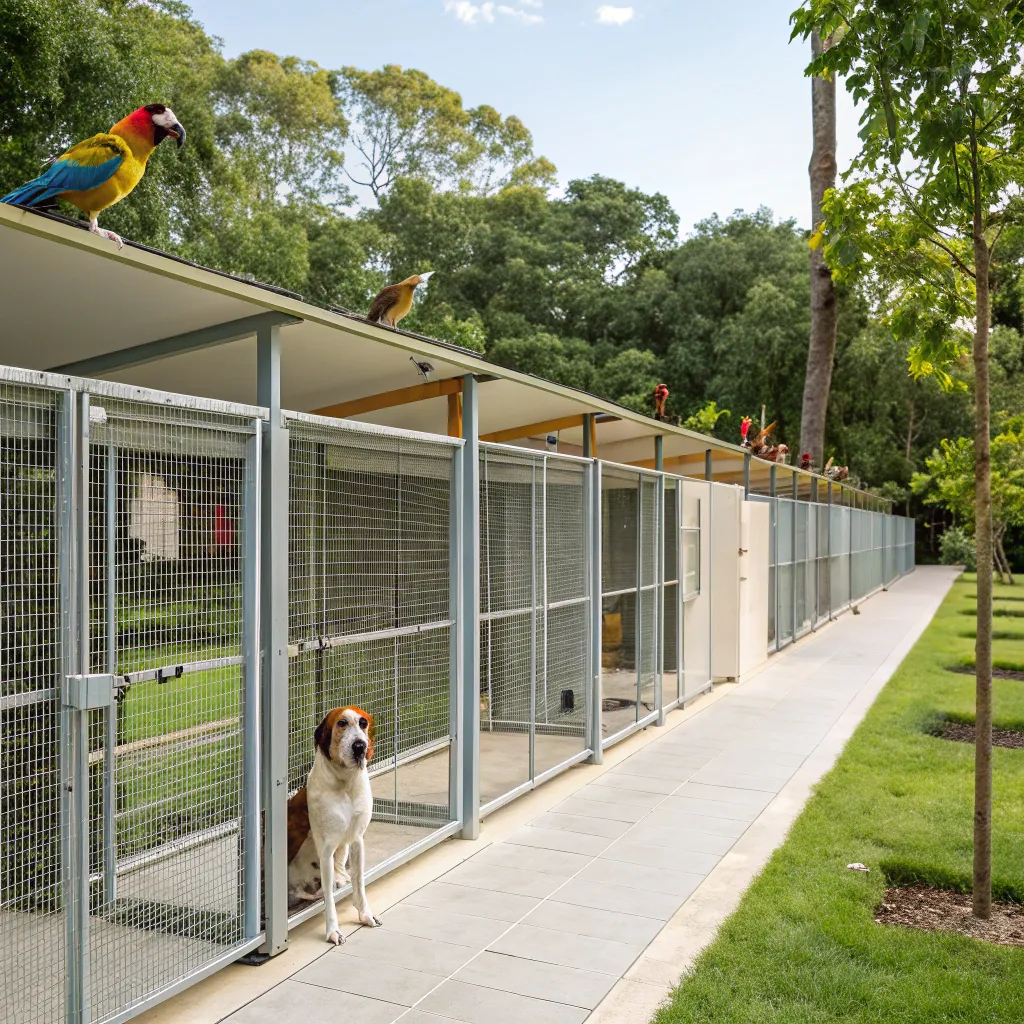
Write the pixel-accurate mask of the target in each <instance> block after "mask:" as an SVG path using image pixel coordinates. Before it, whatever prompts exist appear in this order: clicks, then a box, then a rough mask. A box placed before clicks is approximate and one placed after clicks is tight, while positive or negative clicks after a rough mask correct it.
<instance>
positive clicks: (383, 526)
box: [286, 413, 462, 927]
mask: <svg viewBox="0 0 1024 1024" xmlns="http://www.w3.org/2000/svg"><path fill="white" fill-rule="evenodd" d="M286 422H287V425H288V432H289V460H288V464H289V470H288V476H289V493H288V534H289V537H288V542H289V543H288V546H289V570H288V575H289V582H288V619H289V625H288V644H289V649H288V654H289V670H288V677H289V680H288V690H289V693H288V725H287V740H286V742H287V744H288V787H287V788H288V793H289V794H293V793H294V792H295V791H296V790H298V789H299V788H301V787H302V786H304V785H305V784H306V777H307V776H308V774H309V770H310V768H311V767H312V763H313V752H314V743H313V733H314V731H315V730H316V727H317V726H318V725H319V724H320V721H321V720H322V718H323V716H324V715H325V714H326V713H327V712H328V711H329V710H330V709H331V708H334V707H342V706H345V705H349V704H353V705H356V706H358V707H361V708H363V709H365V710H366V711H368V712H370V714H371V715H373V717H374V719H375V722H376V738H375V741H374V755H373V759H372V761H371V762H370V764H369V771H370V781H371V786H372V789H373V819H372V821H371V823H370V827H369V829H368V830H367V833H366V840H365V842H366V866H367V879H368V880H369V879H372V878H374V877H376V876H377V875H379V874H381V873H383V872H384V871H386V870H388V869H389V868H391V867H394V866H397V865H398V864H400V863H402V862H403V861H405V860H407V859H408V858H409V857H410V856H412V855H414V854H415V853H416V852H418V851H419V850H422V849H424V848H425V847H426V846H427V845H431V844H433V843H434V842H438V841H440V839H443V838H444V837H445V836H447V835H450V834H452V832H453V831H454V830H455V827H456V826H455V825H454V823H453V822H454V819H455V818H456V817H457V811H456V809H455V806H454V802H453V798H452V793H453V787H454V784H455V777H454V772H455V768H456V757H455V751H454V749H453V745H454V742H455V736H456V732H455V718H454V710H455V707H456V701H455V699H454V688H455V686H456V683H457V671H456V660H455V659H456V658H457V643H456V621H457V611H456V606H457V589H456V587H457V572H456V568H457V558H458V553H457V550H456V545H455V544H454V543H453V531H454V529H455V524H456V519H457V516H456V512H457V507H456V493H457V491H456V486H455V474H456V457H457V453H458V452H459V450H460V448H461V445H462V442H461V441H458V440H455V439H446V438H441V437H435V436H432V435H426V434H414V433H412V432H408V431H397V430H389V429H388V430H386V429H383V428H377V427H372V426H362V425H360V424H356V423H348V422H344V421H341V420H332V419H327V418H324V417H319V416H312V415H302V414H298V413H286ZM344 891H347V889H346V890H342V892H344ZM322 912H323V901H322V900H320V901H317V902H315V903H310V902H308V901H307V902H303V903H301V904H298V903H296V904H295V905H294V906H292V907H290V908H289V915H290V916H289V926H290V927H294V926H295V925H297V924H298V923H300V922H301V921H304V920H307V919H308V918H310V917H312V916H314V915H316V914H320V913H322Z"/></svg>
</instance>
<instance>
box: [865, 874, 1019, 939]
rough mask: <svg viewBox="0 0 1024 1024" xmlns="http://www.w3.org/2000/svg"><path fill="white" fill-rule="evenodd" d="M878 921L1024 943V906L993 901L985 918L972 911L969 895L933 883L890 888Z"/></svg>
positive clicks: (879, 906)
mask: <svg viewBox="0 0 1024 1024" xmlns="http://www.w3.org/2000/svg"><path fill="white" fill-rule="evenodd" d="M875 922H876V923H877V924H888V925H899V926H901V927H903V928H919V929H921V930H922V931H927V932H956V933H957V934H958V935H966V936H967V937H969V938H972V939H981V941H982V942H994V943H996V944H998V945H1000V946H1024V907H1021V906H1020V905H1019V904H1016V903H993V904H992V916H991V917H990V918H989V919H988V920H987V921H982V920H980V919H979V918H976V917H975V916H974V915H973V914H972V913H971V897H970V895H969V894H967V893H959V892H950V891H949V890H947V889H935V888H933V887H932V886H930V885H907V886H901V887H899V888H896V889H886V890H885V896H884V897H883V899H882V902H881V903H880V904H879V905H878V906H877V907H876V908H875Z"/></svg>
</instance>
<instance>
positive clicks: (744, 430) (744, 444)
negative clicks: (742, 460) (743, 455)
mask: <svg viewBox="0 0 1024 1024" xmlns="http://www.w3.org/2000/svg"><path fill="white" fill-rule="evenodd" d="M753 422H754V421H753V420H752V419H751V418H750V417H749V416H744V417H743V419H742V420H740V447H741V448H749V447H750V444H751V442H750V438H749V437H747V435H748V434H749V433H750V425H751V424H752V423H753Z"/></svg>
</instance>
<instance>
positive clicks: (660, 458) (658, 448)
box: [654, 434, 665, 473]
mask: <svg viewBox="0 0 1024 1024" xmlns="http://www.w3.org/2000/svg"><path fill="white" fill-rule="evenodd" d="M654 468H655V469H656V470H657V471H658V472H659V473H662V472H664V470H665V438H663V437H662V436H661V434H659V435H658V436H657V437H656V438H655V439H654Z"/></svg>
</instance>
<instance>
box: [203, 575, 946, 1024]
mask: <svg viewBox="0 0 1024 1024" xmlns="http://www.w3.org/2000/svg"><path fill="white" fill-rule="evenodd" d="M955 576H956V572H955V571H954V570H949V569H945V568H920V569H918V570H917V571H916V572H915V573H913V574H912V575H910V576H909V577H907V578H906V579H904V580H901V581H900V582H899V583H898V584H896V586H895V587H894V588H893V589H892V591H890V592H888V593H885V594H879V595H877V596H875V597H874V598H871V599H870V600H868V601H867V602H865V603H864V604H863V606H862V609H861V614H860V615H857V616H854V615H850V614H847V615H844V616H843V617H842V618H841V619H840V620H839V621H837V622H836V623H834V624H833V625H832V626H830V627H829V628H828V629H826V630H824V631H822V632H820V633H819V634H816V635H815V636H813V637H812V638H810V639H808V640H806V641H805V642H802V643H800V644H798V645H796V646H795V647H793V648H792V649H790V650H789V651H787V652H784V653H783V654H781V655H777V656H776V657H774V658H773V659H772V660H771V661H770V662H769V664H768V666H767V667H766V668H765V669H764V670H763V671H761V672H760V673H758V674H757V675H755V676H754V677H753V678H751V679H749V680H747V681H745V682H743V683H741V684H739V685H736V686H733V687H731V690H730V692H729V693H728V694H726V695H725V696H724V697H722V699H719V700H717V701H715V702H714V703H711V704H710V705H709V706H707V707H706V708H705V709H704V710H702V711H701V712H700V713H698V714H696V715H693V716H691V717H688V718H686V719H685V720H684V721H683V722H682V723H681V724H680V725H678V726H677V727H676V728H674V729H671V730H669V731H667V732H666V733H665V734H664V736H662V737H661V738H659V739H657V740H655V741H654V742H652V743H648V744H647V745H646V746H645V747H643V749H641V750H639V751H638V752H637V753H635V754H634V755H632V756H631V757H629V758H628V759H626V760H624V761H622V762H621V763H619V764H618V765H616V766H615V767H614V768H612V769H611V770H610V771H608V772H606V773H604V774H602V775H600V776H599V777H598V778H596V779H595V780H594V781H592V782H590V783H588V784H586V785H585V786H583V787H582V788H580V789H578V790H577V791H576V792H575V793H574V794H573V795H572V796H570V797H569V798H568V799H565V800H563V801H562V802H561V803H559V804H557V805H556V806H554V807H553V808H552V809H551V810H550V811H549V812H547V813H544V814H541V815H540V816H538V817H536V818H534V819H533V820H532V821H530V822H529V824H527V825H524V826H523V827H521V828H519V829H518V830H517V831H514V832H512V833H511V834H510V835H509V836H508V837H507V838H506V839H505V840H504V841H502V842H498V843H494V844H492V845H489V846H486V847H485V848H484V849H482V850H481V851H480V852H479V853H477V854H475V855H474V856H472V857H469V858H468V859H466V860H464V861H463V862H462V863H461V864H459V865H458V866H457V867H455V868H453V869H452V870H450V871H448V872H447V873H445V874H443V875H441V876H440V877H438V878H437V879H436V880H434V881H432V882H430V883H429V884H427V885H425V886H423V887H422V888H420V889H418V890H417V891H415V892H414V893H412V894H411V895H409V896H407V897H406V898H405V899H403V900H401V901H400V902H398V903H397V904H396V905H394V906H392V907H391V908H390V909H388V910H387V911H385V912H384V913H383V915H382V917H383V921H384V927H383V928H379V929H375V930H370V929H365V928H363V929H359V930H358V931H356V932H354V933H353V934H351V935H350V936H349V938H348V941H347V943H346V944H345V945H344V946H342V947H341V948H340V949H337V950H334V949H327V948H326V947H325V952H324V953H323V955H322V956H320V957H319V958H318V959H317V960H315V961H314V962H313V963H311V964H309V965H308V966H306V967H304V968H303V969H302V970H300V971H298V972H297V973H295V974H294V975H292V976H291V977H290V978H288V979H287V980H285V981H282V982H281V983H280V984H278V985H276V986H275V987H274V988H272V989H270V990H269V991H267V992H265V993H264V994H263V995H260V996H259V997H258V998H256V999H254V1000H253V1001H252V1002H250V1003H249V1004H248V1005H246V1006H244V1007H243V1008H242V1009H240V1010H237V1011H236V1012H234V1013H232V1014H230V1015H229V1016H228V1017H226V1018H223V1019H224V1020H225V1021H227V1022H230V1024H310V1022H313V1021H315V1022H316V1024H335V1022H338V1024H341V1022H345V1024H349V1022H351V1021H353V1020H358V1021H360V1024H390V1022H392V1021H396V1020H401V1021H402V1022H403V1024H444V1022H445V1021H461V1022H465V1024H519V1022H523V1024H527V1022H529V1024H577V1022H581V1021H584V1020H588V1019H589V1020H590V1021H591V1022H592V1024H597V1022H599V1021H600V1022H602V1024H603V1022H609V1024H610V1022H615V1024H627V1022H630V1021H637V1022H644V1021H647V1020H649V1019H650V1016H651V1014H652V1013H653V1011H654V1009H655V1008H656V1007H657V1006H658V1004H659V1003H660V1002H662V1001H663V1000H664V998H665V997H666V996H667V994H668V992H669V991H670V990H671V987H672V986H673V985H674V984H675V983H676V982H677V981H678V979H679V976H680V974H681V973H682V972H683V971H684V970H685V969H686V968H687V967H688V966H689V964H690V963H691V962H692V958H693V956H694V955H695V954H696V952H697V951H699V949H700V948H701V947H702V946H703V945H704V944H706V942H707V941H709V940H710V939H711V938H712V937H713V935H714V932H715V930H716V929H717V927H718V926H719V924H720V923H721V921H722V920H724V919H725V917H726V916H728V914H729V913H730V912H731V911H732V909H733V908H734V907H735V905H736V903H737V902H738V901H739V898H740V896H741V895H742V892H743V890H744V889H745V888H746V886H747V884H749V881H750V880H751V879H752V878H753V877H754V875H756V873H757V872H758V871H759V870H760V868H761V867H762V866H763V864H764V863H765V861H766V860H767V858H768V856H770V854H771V852H772V850H774V849H775V848H776V846H777V845H778V844H779V843H780V842H781V841H782V839H783V838H784V836H785V833H786V831H787V830H788V828H789V825H790V824H791V823H792V821H793V820H794V818H795V817H796V816H797V814H799V811H800V809H801V808H802V807H803V805H804V802H805V801H806V799H807V796H808V795H809V793H810V790H811V787H812V786H813V784H814V782H815V781H816V780H817V779H818V778H820V776H821V775H822V774H823V773H824V772H825V771H826V770H827V769H828V768H829V767H830V766H831V764H832V763H833V762H834V760H835V758H836V757H837V756H838V754H839V752H840V751H841V749H842V746H843V744H844V743H845V741H846V739H847V738H848V737H849V735H850V734H851V733H852V731H853V729H854V728H855V727H856V725H857V723H858V722H859V721H860V720H861V718H863V716H864V714H865V712H866V711H867V709H868V708H869V707H870V705H871V702H872V701H873V700H874V698H875V696H876V695H877V693H878V691H879V690H880V689H881V687H882V686H883V685H884V684H885V682H886V681H887V680H888V679H889V677H890V676H891V674H892V672H893V670H894V669H895V668H896V666H897V665H898V664H899V663H900V661H901V660H902V659H903V657H904V656H905V654H906V653H907V651H908V650H909V649H910V647H911V646H912V645H913V643H914V641H915V640H916V639H917V637H918V636H919V635H920V633H921V631H922V630H923V629H924V627H925V626H926V625H927V623H928V622H929V621H930V619H931V617H932V616H933V615H934V613H935V610H936V608H937V607H938V605H939V604H940V602H941V601H942V598H943V597H944V596H945V594H946V592H947V591H948V589H949V586H950V585H951V583H952V581H953V579H954V578H955ZM343 916H344V915H343ZM318 927H319V924H318ZM236 1005H237V1004H236Z"/></svg>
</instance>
